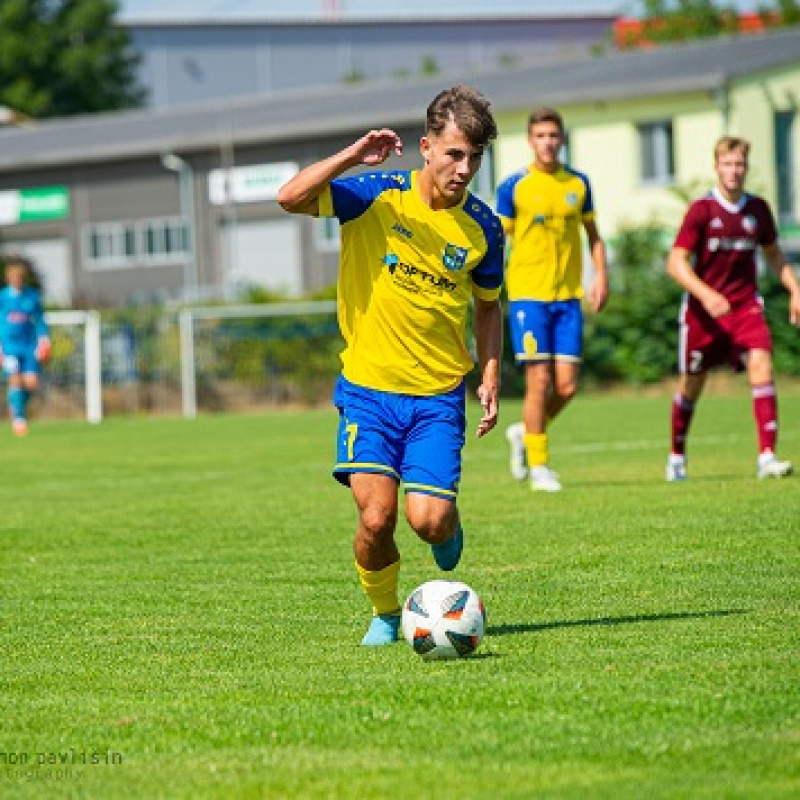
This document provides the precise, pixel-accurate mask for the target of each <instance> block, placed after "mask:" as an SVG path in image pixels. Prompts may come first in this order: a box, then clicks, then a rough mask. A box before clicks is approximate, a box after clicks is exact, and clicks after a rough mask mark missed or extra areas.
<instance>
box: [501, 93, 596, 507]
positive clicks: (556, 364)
mask: <svg viewBox="0 0 800 800" xmlns="http://www.w3.org/2000/svg"><path fill="white" fill-rule="evenodd" d="M528 142H529V144H530V146H531V149H532V151H533V154H534V157H535V160H534V162H533V164H531V165H530V166H528V167H525V168H524V169H522V170H520V171H518V172H516V173H514V174H513V175H511V176H509V177H508V178H506V180H505V181H503V183H502V184H501V185H500V187H499V188H498V193H497V213H498V215H499V216H500V219H501V220H502V223H503V228H504V229H505V231H506V233H507V234H508V235H509V237H510V239H511V253H510V257H509V265H508V277H507V287H508V298H509V326H510V332H511V343H512V346H513V348H514V356H515V358H516V361H517V363H518V364H520V365H521V366H523V367H524V369H525V399H524V403H523V409H522V422H520V423H516V424H514V425H511V426H510V427H509V428H508V430H507V431H506V436H507V438H508V440H509V444H510V446H511V473H512V475H513V476H514V477H515V478H516V479H518V480H524V479H525V478H528V477H529V478H530V484H531V488H533V489H536V490H541V491H549V492H555V491H559V490H560V489H561V483H560V481H559V479H558V476H557V475H556V474H555V473H554V472H553V471H552V470H551V469H550V468H549V466H548V460H549V459H548V445H547V432H546V429H547V424H548V422H549V421H550V420H552V419H554V418H555V417H556V416H557V415H558V414H559V413H560V412H561V411H562V410H563V409H564V407H565V406H566V405H567V403H569V401H570V400H571V399H572V397H573V395H574V394H575V390H576V389H577V383H578V373H579V370H580V362H581V358H582V355H583V312H582V309H581V298H582V297H583V259H582V253H581V227H583V229H584V230H585V231H586V235H587V237H588V240H589V247H590V249H591V254H592V260H593V262H594V267H595V274H594V280H593V282H592V285H591V289H590V291H589V300H590V302H591V304H592V307H593V308H594V310H595V311H599V310H600V309H601V308H603V306H604V305H605V302H606V299H607V297H608V277H607V272H606V253H605V245H604V243H603V240H602V239H601V238H600V235H599V234H598V232H597V226H596V225H595V218H594V206H593V203H592V192H591V187H590V185H589V180H588V178H587V177H586V176H585V175H583V174H581V173H580V172H577V171H575V170H573V169H571V168H570V167H567V166H565V165H564V164H562V163H561V162H560V160H559V151H560V150H561V148H562V146H563V144H564V123H563V121H562V119H561V115H560V114H559V113H558V112H557V111H555V110H553V109H550V108H541V109H538V110H537V111H534V112H533V113H532V114H531V115H530V118H529V120H528Z"/></svg>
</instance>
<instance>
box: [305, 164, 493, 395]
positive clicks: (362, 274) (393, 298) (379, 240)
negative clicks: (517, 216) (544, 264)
mask: <svg viewBox="0 0 800 800" xmlns="http://www.w3.org/2000/svg"><path fill="white" fill-rule="evenodd" d="M319 210H320V215H321V216H334V217H337V218H338V219H339V221H340V223H341V254H340V263H339V281H338V304H339V308H338V311H339V326H340V328H341V331H342V335H343V337H344V340H345V344H346V347H345V349H344V351H343V352H342V365H343V374H344V376H345V378H347V380H349V381H351V382H352V383H356V384H358V385H360V386H366V387H368V388H371V389H379V390H381V391H386V392H397V393H402V394H411V395H425V396H430V395H435V394H441V393H444V392H448V391H450V390H451V389H454V388H455V387H456V386H457V385H458V384H459V383H460V382H461V380H462V379H463V377H464V375H466V374H467V373H468V372H469V371H470V370H471V369H472V366H473V362H472V358H471V357H470V354H469V352H468V351H467V349H466V345H465V342H464V334H465V326H466V318H467V311H468V308H469V301H470V298H471V296H472V295H475V296H476V297H479V298H481V299H484V300H494V299H496V298H497V297H498V296H499V294H500V288H501V285H502V282H503V243H504V236H503V231H502V226H501V224H500V220H499V219H498V218H497V217H496V216H495V214H494V212H493V211H492V210H491V209H490V208H489V207H488V206H487V205H486V204H485V203H484V202H482V201H481V200H479V199H478V198H477V197H475V196H474V195H472V194H470V193H469V192H468V193H467V194H466V195H465V198H464V201H463V202H462V203H461V204H460V205H458V206H456V207H454V208H449V209H444V210H441V211H434V210H432V209H431V208H429V207H428V206H427V205H426V204H425V203H424V202H423V201H422V198H421V197H420V194H419V188H418V186H417V172H416V171H413V172H407V171H394V172H367V173H362V174H360V175H356V176H354V177H348V178H340V179H337V180H335V181H333V182H332V183H331V185H330V187H328V188H326V189H325V191H324V192H323V193H322V194H321V195H320V198H319Z"/></svg>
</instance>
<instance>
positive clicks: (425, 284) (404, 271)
mask: <svg viewBox="0 0 800 800" xmlns="http://www.w3.org/2000/svg"><path fill="white" fill-rule="evenodd" d="M383 263H384V264H385V265H386V268H387V269H388V270H389V274H390V275H391V276H392V278H393V279H394V282H395V284H396V285H397V286H399V287H400V288H402V289H406V290H407V291H412V292H415V293H417V292H425V293H428V294H431V293H432V294H441V293H442V292H443V291H449V292H452V291H453V290H454V289H455V288H456V282H455V281H451V280H450V279H449V278H447V277H445V276H444V275H434V274H432V273H430V272H427V271H425V270H424V269H420V268H419V267H415V266H414V265H413V264H406V263H404V262H403V261H401V260H400V259H399V258H398V257H397V256H396V255H395V254H394V253H387V254H386V255H385V256H384V257H383Z"/></svg>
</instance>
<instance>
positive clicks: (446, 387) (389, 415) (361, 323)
mask: <svg viewBox="0 0 800 800" xmlns="http://www.w3.org/2000/svg"><path fill="white" fill-rule="evenodd" d="M496 135H497V128H496V125H495V122H494V119H493V117H492V114H491V112H490V110H489V103H488V102H487V101H486V100H485V99H484V98H483V97H482V96H481V95H480V94H478V93H477V92H476V91H475V90H473V89H471V88H469V87H464V86H455V87H453V88H451V89H447V90H445V91H443V92H441V93H440V94H438V95H437V96H436V97H435V98H434V100H433V101H432V102H431V104H430V105H429V106H428V109H427V115H426V123H425V132H424V135H423V136H422V138H421V140H420V152H421V154H422V158H423V166H422V168H421V169H419V170H412V171H400V170H396V171H391V170H383V169H377V170H376V169H375V168H376V167H379V166H380V165H381V164H383V162H384V161H386V160H387V158H389V156H391V155H392V154H393V153H395V154H397V155H400V154H402V149H403V143H402V141H401V139H400V137H399V136H398V135H397V134H396V133H395V132H394V131H392V130H388V129H385V128H384V129H380V130H372V131H369V132H368V133H366V134H365V135H364V136H362V137H361V138H360V139H358V140H357V141H356V142H354V143H353V144H351V145H349V146H348V147H345V148H344V149H343V150H341V151H340V152H338V153H336V154H335V155H333V156H330V157H329V158H326V159H323V160H322V161H319V162H317V163H315V164H312V165H311V166H308V167H306V168H305V169H303V170H301V171H300V172H299V173H298V174H297V175H295V176H294V177H293V178H292V179H291V180H290V181H289V182H288V183H287V184H285V185H284V186H283V187H282V188H281V190H280V192H279V194H278V202H279V203H280V204H281V205H282V206H283V208H284V209H286V210H287V211H289V212H291V213H295V214H310V215H312V216H333V217H337V218H338V220H339V222H340V224H341V255H340V265H339V280H338V306H339V308H338V311H339V325H340V327H341V331H342V335H343V337H344V340H345V349H344V351H343V353H342V367H343V368H342V374H341V376H340V378H339V380H338V382H337V385H336V391H335V393H334V403H335V404H336V406H337V408H338V409H339V430H338V439H337V452H336V455H337V461H336V465H335V467H334V476H335V477H336V479H337V480H339V481H340V482H341V483H343V484H345V485H347V486H349V487H350V490H351V492H352V495H353V498H354V500H355V503H356V507H357V509H358V526H357V529H356V534H355V540H354V544H353V550H354V554H355V561H356V570H357V572H358V575H359V578H360V580H361V585H362V586H363V588H364V591H365V593H366V595H367V597H368V599H369V601H370V603H371V605H372V608H373V617H372V621H371V623H370V626H369V629H368V630H367V633H366V635H365V636H364V638H363V640H362V644H364V645H384V644H390V643H392V642H395V641H397V639H398V631H399V625H400V602H399V598H398V573H399V569H400V553H399V551H398V549H397V544H396V543H395V537H394V533H395V526H396V524H397V516H398V505H399V503H398V489H399V485H400V483H401V482H402V483H403V485H404V491H405V509H404V510H405V515H406V518H407V520H408V522H409V524H410V525H411V527H412V528H413V529H414V530H415V531H416V533H417V534H418V535H419V537H420V538H421V539H423V540H424V541H426V542H428V543H429V544H430V545H431V549H432V551H433V556H434V559H435V561H436V563H437V564H438V566H439V567H440V568H441V569H443V570H446V571H449V570H452V569H454V568H455V567H456V566H457V564H458V562H459V560H460V558H461V552H462V549H463V541H464V535H463V531H462V528H461V523H460V520H459V514H458V509H457V507H456V497H457V492H458V483H459V479H460V477H461V450H462V448H463V445H464V434H465V428H466V423H465V390H464V377H465V375H466V374H467V373H468V372H469V371H470V370H471V369H472V367H473V363H472V358H471V357H470V355H469V352H468V351H467V348H466V347H465V343H464V333H465V325H466V317H467V312H468V309H469V306H470V303H471V302H473V303H474V328H475V339H476V349H477V356H478V361H479V369H480V371H481V384H480V386H479V388H478V398H479V399H480V402H481V404H482V407H483V415H482V417H481V420H480V422H479V424H478V430H477V435H478V436H483V435H484V434H486V433H488V432H489V431H490V430H491V429H492V428H494V427H495V424H496V422H497V405H498V386H499V363H500V355H501V348H502V324H503V323H502V311H501V307H500V301H499V295H500V289H501V285H502V281H503V243H504V235H503V231H502V227H501V225H500V221H499V220H498V219H497V217H496V216H495V214H494V213H493V212H492V210H491V209H490V208H489V207H488V206H487V205H486V204H485V203H483V202H482V201H481V200H479V199H478V198H477V197H475V196H474V195H472V194H471V193H470V192H469V191H468V189H467V187H468V185H469V183H470V181H471V180H472V178H473V176H474V175H475V173H476V172H477V170H478V167H479V166H480V164H481V158H482V156H483V153H484V150H485V149H486V147H488V145H489V143H490V142H491V141H492V140H493V139H494V138H495V136H496ZM360 166H366V167H369V168H372V170H370V171H364V172H360V173H357V174H354V175H351V176H348V177H340V176H342V175H343V173H345V172H346V171H348V170H350V169H352V168H354V167H360Z"/></svg>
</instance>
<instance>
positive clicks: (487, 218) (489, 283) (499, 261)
mask: <svg viewBox="0 0 800 800" xmlns="http://www.w3.org/2000/svg"><path fill="white" fill-rule="evenodd" d="M464 212H465V213H466V214H467V215H468V216H469V217H471V218H472V219H474V220H475V222H477V223H478V225H480V226H481V229H482V230H483V235H484V237H485V238H486V255H485V256H484V257H483V258H482V259H481V262H480V264H478V266H477V267H475V269H473V270H472V274H471V276H472V281H473V282H474V283H475V284H476V285H477V286H480V287H481V289H499V288H500V287H501V286H502V285H503V263H504V257H503V256H504V253H503V251H504V247H505V236H504V234H503V227H502V225H501V224H500V220H499V219H498V218H497V217H496V216H495V214H494V212H493V211H492V210H491V208H489V206H488V205H486V203H484V202H483V200H481V199H479V198H477V197H475V195H473V194H470V195H469V196H468V197H467V201H466V202H465V203H464Z"/></svg>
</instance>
